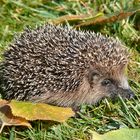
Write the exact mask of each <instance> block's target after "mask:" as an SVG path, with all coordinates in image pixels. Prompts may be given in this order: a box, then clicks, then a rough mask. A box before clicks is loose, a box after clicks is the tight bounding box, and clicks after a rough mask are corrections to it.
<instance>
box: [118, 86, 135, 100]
mask: <svg viewBox="0 0 140 140" xmlns="http://www.w3.org/2000/svg"><path fill="white" fill-rule="evenodd" d="M119 95H120V96H122V97H123V98H127V99H132V98H135V97H136V96H135V94H134V92H133V91H132V90H131V89H130V88H129V89H121V91H120V92H119Z"/></svg>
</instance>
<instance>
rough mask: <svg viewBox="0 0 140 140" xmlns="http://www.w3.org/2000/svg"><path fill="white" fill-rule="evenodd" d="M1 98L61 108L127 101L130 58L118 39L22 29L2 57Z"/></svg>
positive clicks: (52, 28) (68, 30) (54, 29)
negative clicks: (110, 100) (114, 100)
mask: <svg viewBox="0 0 140 140" xmlns="http://www.w3.org/2000/svg"><path fill="white" fill-rule="evenodd" d="M3 56H4V60H3V61H2V63H1V72H0V73H1V74H0V75H1V82H2V89H3V98H5V99H7V100H11V99H16V100H22V101H31V102H35V103H37V102H39V103H48V104H52V105H57V106H64V107H76V106H79V105H81V104H96V103H97V102H98V101H100V100H101V99H103V98H108V97H109V98H111V99H115V98H116V97H117V96H118V95H120V96H122V97H123V98H132V97H133V95H134V94H133V92H132V90H131V88H130V86H129V84H128V80H127V76H126V74H125V73H126V72H125V70H126V67H127V64H128V61H129V53H128V50H127V49H126V47H125V46H124V45H123V43H121V42H120V41H119V40H118V39H116V38H112V37H108V36H104V35H102V34H101V33H95V32H90V31H80V30H75V29H72V28H71V27H68V26H61V25H57V26H55V25H51V24H46V25H42V26H39V27H36V28H35V29H31V28H26V29H25V30H24V31H23V32H22V33H21V34H20V35H19V36H18V37H16V38H15V40H14V41H13V42H12V43H11V44H10V45H9V47H8V49H7V50H6V51H5V52H4V55H3Z"/></svg>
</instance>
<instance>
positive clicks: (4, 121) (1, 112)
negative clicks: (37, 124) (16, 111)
mask: <svg viewBox="0 0 140 140" xmlns="http://www.w3.org/2000/svg"><path fill="white" fill-rule="evenodd" d="M0 120H1V128H0V133H1V132H2V130H3V128H4V126H11V125H15V126H19V125H21V126H27V127H31V125H30V124H29V123H28V121H27V120H26V119H25V118H22V117H16V116H13V114H12V113H11V109H10V107H9V106H8V105H5V106H3V107H0Z"/></svg>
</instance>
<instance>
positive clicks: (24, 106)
mask: <svg viewBox="0 0 140 140" xmlns="http://www.w3.org/2000/svg"><path fill="white" fill-rule="evenodd" d="M9 106H10V107H11V110H12V113H13V115H14V116H20V117H23V118H25V119H26V120H31V121H33V120H53V121H57V122H64V121H66V120H67V119H68V118H69V117H71V116H74V112H73V111H72V109H71V108H64V107H57V106H51V105H48V104H43V103H30V102H22V101H16V100H12V101H11V102H10V104H9Z"/></svg>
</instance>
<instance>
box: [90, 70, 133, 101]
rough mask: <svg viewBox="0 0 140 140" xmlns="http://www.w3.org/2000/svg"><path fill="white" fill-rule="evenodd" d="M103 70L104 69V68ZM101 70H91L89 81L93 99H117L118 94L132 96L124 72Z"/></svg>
mask: <svg viewBox="0 0 140 140" xmlns="http://www.w3.org/2000/svg"><path fill="white" fill-rule="evenodd" d="M102 71H103V70H102ZM112 71H113V70H111V73H110V72H105V69H104V72H100V71H98V70H93V71H92V70H91V71H90V72H89V76H88V81H89V84H90V88H91V91H92V94H93V101H92V102H94V103H95V102H97V101H99V100H101V99H102V98H105V97H110V98H112V99H115V98H116V97H117V96H118V95H120V96H122V97H123V98H132V97H133V96H134V94H133V92H132V91H131V90H130V87H129V85H128V81H127V78H126V76H125V74H124V72H120V71H115V72H113V73H112Z"/></svg>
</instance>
